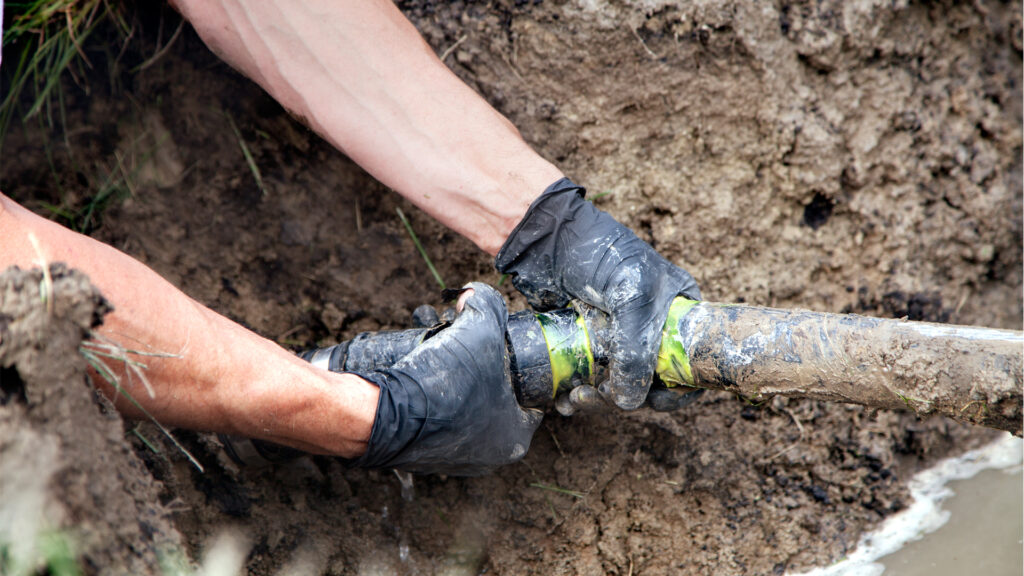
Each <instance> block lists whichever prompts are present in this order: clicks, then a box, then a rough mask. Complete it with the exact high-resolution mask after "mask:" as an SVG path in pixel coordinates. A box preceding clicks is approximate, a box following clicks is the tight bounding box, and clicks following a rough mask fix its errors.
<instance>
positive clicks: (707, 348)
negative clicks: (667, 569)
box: [303, 298, 1024, 436]
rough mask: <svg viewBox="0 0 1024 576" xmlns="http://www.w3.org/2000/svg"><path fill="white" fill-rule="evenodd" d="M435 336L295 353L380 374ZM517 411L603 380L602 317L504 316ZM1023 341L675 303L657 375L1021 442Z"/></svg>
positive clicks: (672, 381) (944, 327)
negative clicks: (960, 424)
mask: <svg viewBox="0 0 1024 576" xmlns="http://www.w3.org/2000/svg"><path fill="white" fill-rule="evenodd" d="M434 331H436V328H435V329H434V330H427V329H417V330H406V331H398V332H377V333H364V334H360V335H359V336H357V337H356V338H355V339H353V340H351V341H349V342H345V343H342V344H339V345H338V346H335V347H331V348H326V349H321V350H313V351H310V352H307V353H306V354H304V355H303V357H304V358H306V359H307V360H310V361H312V362H313V363H314V364H319V365H321V366H322V367H324V368H328V369H330V370H335V371H341V370H350V371H356V372H358V371H362V370H372V369H375V368H381V367H386V366H389V365H390V364H392V363H393V362H395V361H396V360H398V359H399V358H401V357H402V356H404V355H405V354H406V353H408V352H409V351H411V350H412V348H413V347H415V346H416V345H417V344H418V343H419V342H422V341H423V339H425V338H429V337H430V335H431V334H432V333H433V332H434ZM508 346H509V358H510V364H511V367H512V379H513V384H514V385H515V387H516V394H517V397H518V398H519V400H520V402H521V403H522V404H523V405H525V406H533V407H540V406H545V405H548V404H550V403H551V401H552V399H553V398H554V396H555V395H556V394H561V393H564V392H566V391H568V390H571V389H572V388H574V387H576V386H579V385H580V384H594V383H597V382H600V381H601V380H603V379H604V378H605V377H606V374H607V366H608V361H607V358H608V351H609V347H610V346H611V342H610V330H609V323H608V318H607V317H606V316H605V315H604V314H603V313H601V312H600V311H598V310H596V309H594V308H591V307H589V306H586V305H580V304H577V305H574V307H573V308H571V309H565V310H558V311H554V312H551V313H544V314H534V313H532V312H529V311H525V312H518V313H516V314H513V315H512V316H511V317H510V318H509V333H508ZM1022 357H1024V333H1021V332H1016V331H1011V330H995V329H989V328H976V327H968V326H954V325H948V324H932V323H926V322H913V321H906V320H892V319H881V318H870V317H866V316H859V315H856V314H829V313H823V312H810V311H799V310H779V309H773V308H765V307H759V306H746V305H736V304H720V303H712V302H695V301H692V300H686V299H685V298H677V299H676V301H675V303H674V304H673V306H672V310H671V312H670V315H669V319H668V321H667V322H666V325H665V329H664V331H663V334H662V346H661V350H660V353H659V359H658V367H657V374H658V376H659V378H660V379H661V380H662V382H664V383H666V384H667V385H669V386H679V387H680V389H685V387H694V388H705V389H711V390H727V391H730V392H734V393H737V394H739V395H741V396H743V397H746V398H748V399H750V400H752V401H754V402H761V401H765V400H767V399H769V398H771V397H772V396H776V395H780V396H789V397H801V398H813V399H817V400H827V401H832V402H845V403H853V404H861V405H864V406H869V407H872V408H883V409H894V410H911V411H913V412H915V413H917V414H919V415H921V416H926V415H930V414H942V415H945V416H949V417H951V418H953V419H955V420H960V421H964V422H970V423H972V424H978V425H982V426H987V427H990V428H998V429H1001V430H1007V431H1010V432H1012V433H1014V434H1016V435H1018V436H1020V435H1021V426H1022V388H1024V384H1022V363H1024V359H1022Z"/></svg>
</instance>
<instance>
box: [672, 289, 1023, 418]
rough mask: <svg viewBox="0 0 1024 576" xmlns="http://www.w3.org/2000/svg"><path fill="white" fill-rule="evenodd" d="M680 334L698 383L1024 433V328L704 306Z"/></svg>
mask: <svg viewBox="0 0 1024 576" xmlns="http://www.w3.org/2000/svg"><path fill="white" fill-rule="evenodd" d="M674 338H675V339H676V340H677V342H678V343H679V345H680V346H681V348H682V349H683V350H685V353H686V356H687V360H688V364H689V369H690V372H691V374H692V385H695V386H697V387H701V388H709V389H718V390H729V391H732V392H736V393H738V394H740V395H742V396H744V397H746V398H749V399H751V400H753V401H761V400H766V399H768V398H770V397H772V396H776V395H782V396H790V397H802V398H814V399H818V400H828V401H832V402H847V403H854V404H861V405H864V406H870V407H873V408H886V409H894V410H911V411H913V412H915V413H917V414H919V415H921V416H925V415H929V414H942V415H945V416H948V417H950V418H953V419H955V420H960V421H964V422H970V423H972V424H979V425H982V426H987V427H990V428H998V429H1002V430H1007V431H1010V432H1012V433H1014V434H1015V435H1017V436H1020V435H1021V424H1022V410H1021V406H1022V362H1024V360H1022V355H1024V334H1022V333H1021V332H1016V331H1011V330H995V329H988V328H975V327H967V326H953V325H947V324H931V323H926V322H913V321H906V320H891V319H879V318H869V317H865V316H858V315H855V314H827V313H820V312H805V311H790V310H777V309H771V308H762V307H757V306H744V305H730V304H716V303H699V304H696V305H694V306H692V308H691V309H690V310H689V311H687V312H686V314H685V315H684V316H682V317H681V318H679V319H678V324H677V334H676V335H675V336H674ZM669 377H670V378H671V376H669Z"/></svg>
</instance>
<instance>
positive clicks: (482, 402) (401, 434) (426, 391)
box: [351, 283, 543, 476]
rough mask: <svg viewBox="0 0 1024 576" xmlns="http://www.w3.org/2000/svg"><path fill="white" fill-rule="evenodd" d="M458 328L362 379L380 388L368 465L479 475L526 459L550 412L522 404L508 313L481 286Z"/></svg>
mask: <svg viewBox="0 0 1024 576" xmlns="http://www.w3.org/2000/svg"><path fill="white" fill-rule="evenodd" d="M468 287H469V288H472V289H473V290H474V293H473V295H471V296H470V297H469V298H467V299H466V302H465V306H464V308H463V310H462V313H461V314H459V315H458V317H457V318H456V319H455V321H454V322H453V323H452V325H451V326H450V327H448V328H446V329H444V330H442V331H441V332H439V333H438V334H436V335H434V336H433V337H431V338H430V339H428V340H427V341H426V342H424V343H423V344H420V345H419V346H417V347H416V348H415V349H414V350H413V351H412V352H410V353H409V354H408V355H406V356H405V357H404V358H402V359H401V360H399V361H398V362H397V363H396V364H394V365H393V366H391V367H390V368H388V369H386V370H376V371H373V372H369V373H366V374H358V376H360V377H362V378H364V379H366V380H369V381H370V382H373V383H374V384H376V385H377V386H379V387H380V400H379V401H378V403H377V416H376V419H375V420H374V423H373V430H372V432H371V433H370V440H369V443H368V446H367V449H366V454H364V455H363V456H361V457H359V458H357V459H356V460H354V461H351V463H352V464H354V465H356V466H360V467H365V468H398V469H401V470H405V471H409V472H416V473H421V474H452V475H458V476H474V475H479V474H486V473H487V472H490V471H491V470H493V469H494V468H497V467H498V466H501V465H503V464H509V463H512V462H516V461H517V460H519V459H521V458H522V457H523V456H524V455H525V454H526V451H527V449H529V447H530V439H531V437H532V436H533V432H534V430H536V429H537V426H539V425H540V421H541V418H542V417H543V413H542V412H540V411H537V410H524V409H522V408H520V407H519V404H517V403H516V398H515V393H514V392H513V390H512V382H511V379H510V378H509V359H508V352H507V351H506V348H505V325H506V323H507V322H508V312H507V310H506V308H505V301H504V300H503V299H502V297H501V295H499V294H498V292H497V291H495V290H494V289H493V288H491V287H490V286H487V285H485V284H479V283H473V284H470V285H469V286H468Z"/></svg>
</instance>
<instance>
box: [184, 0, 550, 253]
mask: <svg viewBox="0 0 1024 576" xmlns="http://www.w3.org/2000/svg"><path fill="white" fill-rule="evenodd" d="M174 4H175V5H176V7H177V8H178V10H179V11H180V12H181V13H182V14H183V15H184V16H185V18H187V19H188V20H189V21H190V22H191V23H192V25H193V26H194V27H195V29H196V31H197V32H198V33H199V35H200V36H201V37H202V38H203V41H204V42H206V44H207V45H208V46H209V47H210V48H211V49H212V50H213V51H214V52H215V53H216V54H217V55H219V56H220V57H221V58H223V59H225V60H226V61H227V62H228V63H230V64H231V65H232V66H234V67H235V68H237V69H238V70H239V71H241V72H242V73H244V74H245V75H246V76H248V77H249V78H251V79H253V80H254V81H256V82H257V83H259V84H260V85H261V86H262V87H263V88H264V89H265V90H267V92H269V93H270V95H271V96H273V97H274V98H276V99H277V101H278V102H280V103H281V104H282V105H283V106H284V107H285V108H286V109H288V110H289V111H291V112H292V113H293V114H295V115H296V116H298V117H300V118H302V119H304V121H305V122H307V123H308V124H309V125H310V126H311V127H312V128H313V129H314V130H316V131H317V132H318V133H320V134H321V135H322V136H323V137H324V138H325V139H327V140H328V141H329V142H331V143H332V144H334V146H336V147H337V148H338V149H339V150H342V151H343V152H345V153H346V154H347V155H348V156H349V157H350V158H352V159H353V160H354V161H356V162H357V163H359V165H361V166H362V167H363V168H365V169H366V170H367V171H368V172H370V173H371V174H372V175H373V176H374V177H376V178H377V179H378V180H380V181H381V182H383V183H384V184H386V185H388V186H390V187H391V188H393V189H394V190H396V191H397V192H398V193H400V194H402V195H403V196H405V197H406V198H408V199H409V200H410V201H412V202H413V203H414V204H416V205H417V206H419V207H420V208H422V209H423V210H425V211H426V212H427V213H429V214H430V215H432V216H433V217H435V218H437V219H438V220H439V221H440V222H442V223H443V224H445V225H447V226H448V227H450V228H452V229H453V230H455V231H456V232H458V233H460V234H462V235H463V236H465V237H467V238H469V239H470V240H472V241H473V242H474V243H476V244H477V246H479V247H480V248H481V249H483V250H484V251H486V252H488V253H489V254H492V255H494V254H497V253H498V250H499V249H500V248H501V246H502V243H504V242H505V239H506V238H507V237H508V236H509V234H510V233H511V232H512V230H513V228H514V227H515V226H516V224H518V223H519V221H520V220H522V218H523V215H524V214H525V213H526V210H527V208H528V207H529V206H530V203H531V202H532V201H533V200H534V199H535V198H537V196H539V195H540V193H541V192H542V191H543V190H544V189H545V188H546V187H548V186H549V185H550V184H551V183H552V182H555V181H556V180H558V179H559V178H561V177H562V173H561V171H560V170H559V169H558V168H556V167H555V166H554V165H552V164H551V163H550V162H548V161H547V160H545V159H543V158H542V157H541V156H539V155H538V154H537V153H536V152H534V151H533V150H532V149H531V148H530V147H529V146H528V145H527V144H526V143H525V142H524V141H523V139H522V138H521V137H520V135H519V132H518V131H517V130H516V128H515V127H514V126H513V125H512V124H511V123H510V122H509V121H508V120H507V119H505V118H504V117H503V116H502V115H501V114H499V113H498V112H497V111H495V110H494V109H493V108H491V106H490V105H488V104H487V103H486V102H485V101H484V100H483V99H482V98H480V96H478V95H477V94H476V93H475V92H473V90H471V89H470V88H469V87H468V86H466V85H465V84H464V83H463V82H462V81H461V80H459V79H458V77H456V76H455V75H454V74H453V73H452V72H451V71H450V70H449V69H448V68H447V67H446V66H445V65H444V64H443V63H442V62H441V61H440V60H439V59H438V58H437V56H435V55H434V53H433V51H432V50H431V49H430V47H429V46H428V45H427V44H426V42H424V41H423V39H422V38H421V37H420V35H419V33H418V32H417V31H416V29H415V28H414V27H413V26H412V24H410V23H409V21H408V20H406V18H405V17H404V16H403V15H402V13H401V12H400V11H399V10H398V8H396V7H395V5H394V4H393V3H392V2H391V0H344V1H340V2H333V1H311V2H292V1H287V0H280V1H274V0H269V1H253V2H243V1H240V0H175V2H174Z"/></svg>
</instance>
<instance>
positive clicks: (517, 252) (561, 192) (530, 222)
mask: <svg viewBox="0 0 1024 576" xmlns="http://www.w3.org/2000/svg"><path fill="white" fill-rule="evenodd" d="M571 192H575V193H576V196H578V197H579V198H583V197H584V196H586V195H587V189H586V188H584V187H583V186H580V185H578V184H576V183H575V182H573V181H572V180H570V179H569V178H560V179H559V180H558V181H556V182H555V183H554V184H552V185H550V186H548V187H547V188H545V189H544V192H543V193H541V195H540V196H538V197H537V198H536V199H535V200H534V201H533V202H532V203H531V204H530V207H529V208H527V209H526V214H524V215H523V219H522V220H520V221H519V224H516V227H515V228H513V229H512V233H511V234H509V235H508V238H506V239H505V243H504V244H502V245H501V250H499V251H498V255H497V256H495V258H494V267H495V268H497V269H498V272H501V273H506V272H508V271H509V268H510V267H511V266H512V265H513V264H514V263H515V261H516V260H517V259H518V258H519V256H521V255H522V253H523V252H525V251H526V250H527V249H528V248H529V246H530V245H531V244H534V243H536V240H537V237H538V236H539V235H540V234H541V233H544V232H547V233H549V234H550V233H552V232H553V230H551V229H550V228H548V229H543V228H540V227H539V226H537V224H538V223H537V222H536V221H537V220H538V219H543V220H544V222H543V224H545V225H548V226H550V220H551V216H552V212H555V213H558V212H561V211H560V210H555V211H552V210H549V209H548V208H547V205H548V204H550V203H551V200H552V199H553V198H554V197H556V196H566V195H567V194H568V193H571ZM567 199H571V198H567ZM542 211H543V212H545V213H546V214H544V215H543V216H539V215H538V213H539V212H542ZM538 228H540V229H539V230H538Z"/></svg>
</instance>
